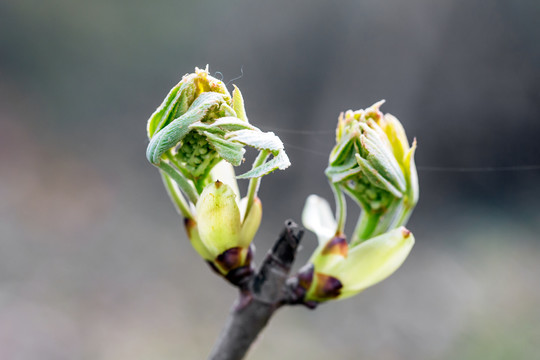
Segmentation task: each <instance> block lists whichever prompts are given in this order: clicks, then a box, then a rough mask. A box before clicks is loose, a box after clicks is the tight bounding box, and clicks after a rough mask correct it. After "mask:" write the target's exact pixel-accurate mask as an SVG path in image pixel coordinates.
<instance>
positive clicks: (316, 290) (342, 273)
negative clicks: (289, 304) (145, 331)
mask: <svg viewBox="0 0 540 360" xmlns="http://www.w3.org/2000/svg"><path fill="white" fill-rule="evenodd" d="M302 220H303V223H304V226H305V227H306V228H307V229H309V230H311V231H313V232H314V233H315V234H316V235H317V237H318V239H319V246H318V247H317V249H316V250H315V252H314V253H313V255H312V256H311V259H310V261H309V264H310V265H309V266H308V267H306V268H304V270H303V272H301V273H300V274H299V275H298V278H299V280H300V282H299V283H300V286H303V287H304V290H305V296H304V302H306V303H309V302H315V303H319V302H323V301H327V300H331V299H344V298H347V297H350V296H353V295H355V294H357V293H359V292H361V291H362V290H364V289H366V288H368V287H370V286H372V285H375V284H376V283H378V282H380V281H382V280H384V279H386V278H387V277H388V276H390V275H391V274H392V273H393V272H394V271H396V270H397V269H398V268H399V267H400V266H401V264H402V263H403V262H404V261H405V259H406V258H407V256H408V254H409V252H410V251H411V249H412V247H413V245H414V236H413V235H412V233H411V232H410V231H409V230H407V229H406V228H404V227H399V228H396V229H394V230H391V231H389V232H387V233H385V234H382V235H379V236H376V237H373V238H371V239H369V240H366V241H364V242H362V243H357V244H351V245H349V244H347V242H346V240H345V238H344V237H343V236H342V235H332V234H335V233H336V227H337V223H336V221H335V220H334V219H333V216H332V213H331V209H330V205H329V204H328V202H326V200H324V199H323V198H320V197H318V196H316V195H310V196H309V197H308V199H307V201H306V206H305V207H304V212H303V214H302Z"/></svg>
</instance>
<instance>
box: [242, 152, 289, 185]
mask: <svg viewBox="0 0 540 360" xmlns="http://www.w3.org/2000/svg"><path fill="white" fill-rule="evenodd" d="M290 165H291V162H290V161H289V158H288V157H287V154H285V151H284V150H280V151H279V152H278V154H277V155H276V156H274V158H273V159H272V160H270V161H268V162H265V163H264V164H262V165H261V166H258V167H256V168H254V169H251V170H250V171H248V172H246V173H244V174H242V175H238V176H237V177H236V178H237V179H249V178H256V177H261V176H264V175H268V174H270V173H271V172H272V171H274V170H277V169H280V170H285V169H286V168H288V167H289V166H290Z"/></svg>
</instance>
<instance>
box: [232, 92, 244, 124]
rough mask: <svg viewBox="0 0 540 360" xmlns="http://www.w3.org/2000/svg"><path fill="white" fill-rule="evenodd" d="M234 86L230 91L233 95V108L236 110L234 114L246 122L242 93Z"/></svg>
mask: <svg viewBox="0 0 540 360" xmlns="http://www.w3.org/2000/svg"><path fill="white" fill-rule="evenodd" d="M233 86H234V90H233V93H232V96H233V109H234V111H235V112H236V116H238V118H239V119H240V120H243V121H245V122H248V118H247V116H246V109H245V107H244V98H243V97H242V93H241V92H240V89H239V88H238V87H236V85H233Z"/></svg>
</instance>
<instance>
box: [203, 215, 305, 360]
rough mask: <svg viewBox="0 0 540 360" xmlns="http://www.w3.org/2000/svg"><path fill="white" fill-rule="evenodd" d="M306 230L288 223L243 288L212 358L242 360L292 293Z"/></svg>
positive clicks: (215, 346) (213, 350)
mask: <svg viewBox="0 0 540 360" xmlns="http://www.w3.org/2000/svg"><path fill="white" fill-rule="evenodd" d="M302 235H303V231H302V230H301V229H300V228H299V227H298V225H296V224H295V223H294V222H293V221H292V220H287V221H286V222H285V228H284V229H283V231H282V232H281V234H280V236H279V238H278V240H277V241H276V243H275V244H274V247H273V248H272V249H271V250H270V251H269V252H268V254H267V255H266V257H265V259H264V261H263V263H262V264H261V267H260V269H259V270H258V271H257V273H256V274H255V275H254V276H253V277H252V278H251V279H250V280H249V281H248V282H247V283H245V284H244V285H243V286H242V287H241V289H240V296H239V298H238V300H237V302H236V303H235V304H234V306H233V308H232V309H231V312H230V314H229V317H228V319H227V322H226V324H225V327H224V328H223V330H222V332H221V335H220V336H219V338H218V340H217V342H216V344H215V345H214V348H213V349H212V352H211V354H210V356H209V360H240V359H243V358H244V356H245V354H246V353H247V351H248V350H249V347H250V346H251V344H252V343H253V341H255V339H256V338H257V336H258V335H259V333H260V332H261V331H262V330H263V329H264V327H265V326H266V324H267V323H268V320H269V319H270V318H271V317H272V315H273V314H274V312H275V311H276V310H277V309H278V308H279V306H281V305H282V304H283V303H285V302H290V301H288V300H286V299H287V298H288V297H289V296H290V295H288V294H286V290H285V283H286V281H287V278H288V276H289V272H290V271H291V266H292V264H293V262H294V258H295V255H296V251H297V248H298V244H299V243H300V239H301V238H302Z"/></svg>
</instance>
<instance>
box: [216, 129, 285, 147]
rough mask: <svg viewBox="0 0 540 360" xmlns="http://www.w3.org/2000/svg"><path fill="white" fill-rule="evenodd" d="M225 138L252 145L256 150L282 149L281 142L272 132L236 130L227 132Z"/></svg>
mask: <svg viewBox="0 0 540 360" xmlns="http://www.w3.org/2000/svg"><path fill="white" fill-rule="evenodd" d="M225 138H226V139H227V140H233V141H236V142H239V143H242V144H244V145H249V146H252V147H254V148H256V149H258V150H270V151H272V152H276V151H280V150H283V143H282V142H281V140H280V139H279V137H277V136H276V135H275V134H274V133H273V132H266V133H265V132H262V131H260V130H258V131H257V130H238V131H234V132H231V133H228V134H227V135H225Z"/></svg>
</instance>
